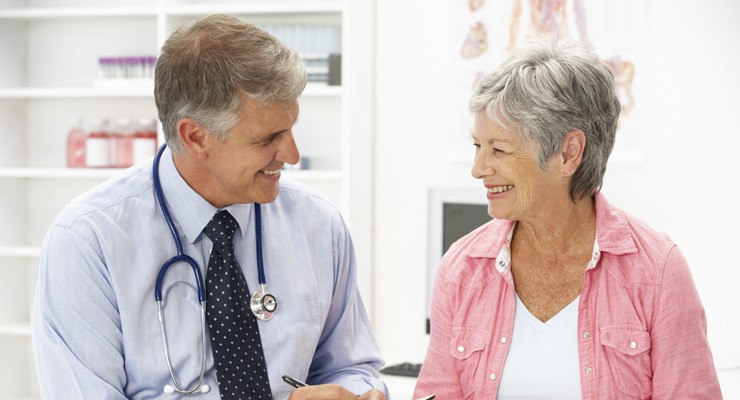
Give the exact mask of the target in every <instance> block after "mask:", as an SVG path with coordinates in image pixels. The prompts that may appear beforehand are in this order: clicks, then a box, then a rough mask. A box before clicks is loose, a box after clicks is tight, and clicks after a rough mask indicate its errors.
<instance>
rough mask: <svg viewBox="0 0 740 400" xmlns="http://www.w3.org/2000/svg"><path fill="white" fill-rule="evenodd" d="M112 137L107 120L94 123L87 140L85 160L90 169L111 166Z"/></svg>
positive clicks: (94, 121)
mask: <svg viewBox="0 0 740 400" xmlns="http://www.w3.org/2000/svg"><path fill="white" fill-rule="evenodd" d="M110 142H111V135H110V132H109V129H108V122H107V121H106V120H100V119H96V120H93V121H92V125H91V128H90V133H88V135H87V139H86V140H85V160H86V163H85V164H86V165H87V167H89V168H107V167H109V166H110Z"/></svg>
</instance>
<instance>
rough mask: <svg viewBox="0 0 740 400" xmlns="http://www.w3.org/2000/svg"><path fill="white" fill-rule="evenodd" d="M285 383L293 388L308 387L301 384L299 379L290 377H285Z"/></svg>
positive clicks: (305, 384) (303, 383)
mask: <svg viewBox="0 0 740 400" xmlns="http://www.w3.org/2000/svg"><path fill="white" fill-rule="evenodd" d="M283 381H285V383H287V384H288V385H290V386H293V387H294V388H299V387H304V386H308V384H307V383H305V382H301V381H299V380H298V379H296V378H293V377H292V376H288V375H283Z"/></svg>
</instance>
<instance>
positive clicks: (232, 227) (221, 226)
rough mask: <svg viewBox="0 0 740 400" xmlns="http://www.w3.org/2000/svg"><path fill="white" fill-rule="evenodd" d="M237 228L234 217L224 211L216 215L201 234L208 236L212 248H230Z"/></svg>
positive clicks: (237, 224)
mask: <svg viewBox="0 0 740 400" xmlns="http://www.w3.org/2000/svg"><path fill="white" fill-rule="evenodd" d="M238 227H239V223H238V222H236V220H235V219H234V217H233V216H232V215H231V214H230V213H229V212H228V211H226V210H222V211H219V212H217V213H216V215H214V216H213V218H211V221H210V222H208V225H206V228H205V229H203V233H205V234H206V236H208V238H209V239H211V241H212V242H213V245H214V246H230V245H231V244H232V243H233V237H234V231H236V228H238Z"/></svg>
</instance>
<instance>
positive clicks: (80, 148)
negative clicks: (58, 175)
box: [67, 120, 87, 168]
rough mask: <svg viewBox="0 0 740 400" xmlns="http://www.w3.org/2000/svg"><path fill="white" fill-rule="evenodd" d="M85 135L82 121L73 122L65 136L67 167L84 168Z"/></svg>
mask: <svg viewBox="0 0 740 400" xmlns="http://www.w3.org/2000/svg"><path fill="white" fill-rule="evenodd" d="M86 139H87V134H86V133H85V130H84V129H83V128H82V120H78V121H75V123H74V124H73V125H72V128H71V129H70V130H69V133H68V134H67V167H70V168H82V167H85V146H86V145H85V140H86Z"/></svg>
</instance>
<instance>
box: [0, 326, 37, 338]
mask: <svg viewBox="0 0 740 400" xmlns="http://www.w3.org/2000/svg"><path fill="white" fill-rule="evenodd" d="M0 336H31V325H30V324H0Z"/></svg>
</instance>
